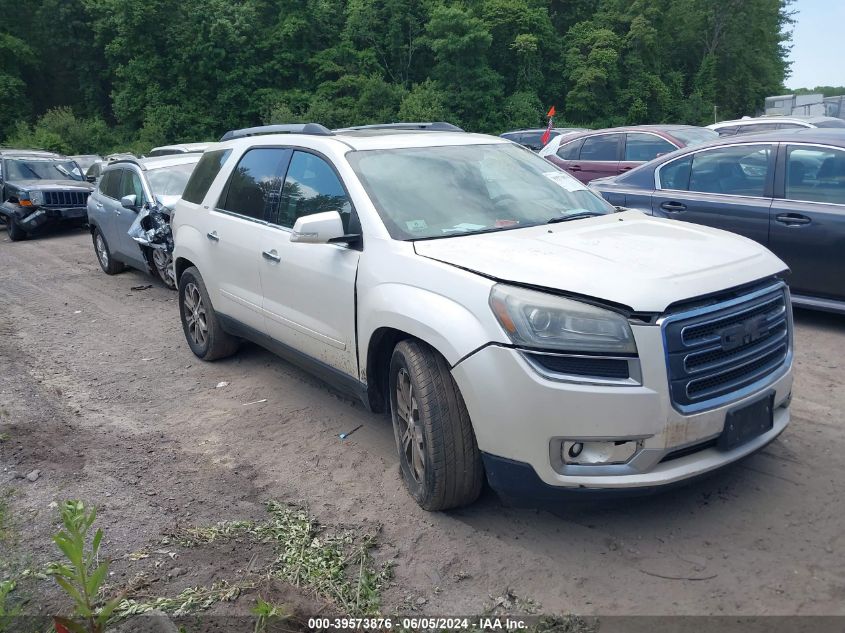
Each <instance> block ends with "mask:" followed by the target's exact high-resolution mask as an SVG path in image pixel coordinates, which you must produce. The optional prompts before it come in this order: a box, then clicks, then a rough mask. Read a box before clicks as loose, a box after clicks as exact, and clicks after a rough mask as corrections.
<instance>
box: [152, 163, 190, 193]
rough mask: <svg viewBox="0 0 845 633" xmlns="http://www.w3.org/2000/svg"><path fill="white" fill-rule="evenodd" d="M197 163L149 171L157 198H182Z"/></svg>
mask: <svg viewBox="0 0 845 633" xmlns="http://www.w3.org/2000/svg"><path fill="white" fill-rule="evenodd" d="M197 158H199V157H197ZM196 165H197V164H196V163H182V164H181V165H170V166H169V167H157V168H156V169H148V170H147V180H148V181H149V182H150V188H151V189H152V190H153V194H154V195H156V196H181V195H182V192H183V191H185V185H187V184H188V178H190V177H191V173H192V172H193V171H194V167H196Z"/></svg>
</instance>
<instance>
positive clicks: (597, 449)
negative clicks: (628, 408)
mask: <svg viewBox="0 0 845 633" xmlns="http://www.w3.org/2000/svg"><path fill="white" fill-rule="evenodd" d="M638 444H639V442H638V441H636V440H629V441H624V440H608V441H604V442H578V441H564V442H563V444H562V445H561V451H560V456H561V459H563V463H564V464H580V465H584V466H588V465H589V466H596V465H606V464H624V463H625V462H627V461H628V460H630V459H631V458H632V457H633V456H634V454H635V453H636V452H637V447H638Z"/></svg>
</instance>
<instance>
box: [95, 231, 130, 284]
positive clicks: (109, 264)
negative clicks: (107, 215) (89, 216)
mask: <svg viewBox="0 0 845 633" xmlns="http://www.w3.org/2000/svg"><path fill="white" fill-rule="evenodd" d="M91 240H92V241H93V242H94V254H95V255H96V256H97V261H98V262H99V263H100V268H102V269H103V272H104V273H106V274H107V275H116V274H117V273H121V272H123V270H124V268H126V266H124V265H123V263H122V262H119V261H117V260H115V259H114V258H113V257H112V256H111V249H109V244H108V242H106V236H105V235H103V233H102V231H100V229H94V232H93V233H92V234H91Z"/></svg>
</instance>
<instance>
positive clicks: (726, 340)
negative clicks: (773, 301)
mask: <svg viewBox="0 0 845 633" xmlns="http://www.w3.org/2000/svg"><path fill="white" fill-rule="evenodd" d="M768 331H769V328H768V327H766V317H765V316H759V317H755V318H753V319H748V320H747V321H743V322H742V323H737V324H736V325H732V326H730V327H726V328H723V329H721V330H719V331H718V332H717V334H718V335H719V337H720V339H721V343H722V350H723V351H725V352H729V351H731V350H733V349H736V348H737V347H742V346H743V345H748V344H749V343H753V342H754V341H756V340H759V339H760V338H762V337H763V336H764V335H765V334H767V333H768Z"/></svg>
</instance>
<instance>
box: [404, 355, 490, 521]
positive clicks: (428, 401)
mask: <svg viewBox="0 0 845 633" xmlns="http://www.w3.org/2000/svg"><path fill="white" fill-rule="evenodd" d="M390 411H391V416H392V418H393V431H394V435H395V438H396V448H397V450H398V451H399V464H400V467H401V471H402V478H403V479H404V481H405V485H406V487H407V488H408V492H410V494H411V496H412V497H413V498H414V500H415V501H416V502H417V503H418V504H419V505H420V507H422V508H424V509H425V510H447V509H449V508H456V507H459V506H463V505H467V504H470V503H472V502H473V501H475V500H476V499H477V498H478V495H479V494H480V492H481V486H482V483H483V481H484V469H483V467H482V464H481V454H480V452H479V450H478V445H477V444H476V441H475V433H474V432H473V430H472V423H471V422H470V418H469V413H468V412H467V409H466V405H465V404H464V400H463V397H462V396H461V393H460V391H459V390H458V386H457V385H456V384H455V381H454V380H453V379H452V375H451V373H450V372H449V365H448V363H447V362H446V359H444V358H443V357H442V356H441V355H440V354H438V353H437V352H436V351H435V350H433V349H432V348H430V347H429V346H427V345H425V344H424V343H421V342H418V341H414V340H405V341H401V342H400V343H399V344H398V345H397V346H396V348H395V349H394V351H393V357H392V358H391V360H390Z"/></svg>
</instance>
